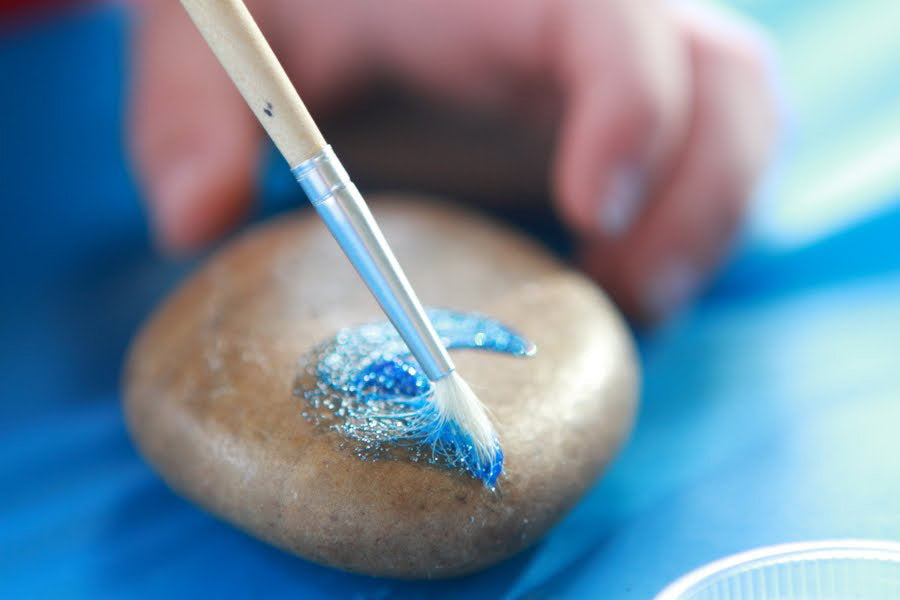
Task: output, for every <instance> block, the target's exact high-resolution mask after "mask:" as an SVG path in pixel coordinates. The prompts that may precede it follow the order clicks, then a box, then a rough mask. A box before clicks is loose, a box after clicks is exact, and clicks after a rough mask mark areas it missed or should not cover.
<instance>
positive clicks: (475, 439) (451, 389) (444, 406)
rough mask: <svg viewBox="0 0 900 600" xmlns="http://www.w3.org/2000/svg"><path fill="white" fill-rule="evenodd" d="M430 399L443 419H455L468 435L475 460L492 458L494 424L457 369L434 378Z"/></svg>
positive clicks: (494, 434) (494, 440)
mask: <svg viewBox="0 0 900 600" xmlns="http://www.w3.org/2000/svg"><path fill="white" fill-rule="evenodd" d="M433 402H434V405H435V406H436V407H437V408H438V410H439V412H440V413H441V414H442V415H443V416H444V417H445V418H446V419H448V420H452V421H454V422H456V424H457V425H458V426H459V427H460V429H461V430H462V431H464V432H466V433H468V434H469V435H470V436H471V438H472V443H473V445H474V447H475V452H476V454H477V455H478V458H479V460H481V461H482V462H484V463H491V462H493V461H494V457H495V455H496V452H497V449H496V439H497V433H496V431H495V430H494V425H493V424H492V423H491V419H490V417H489V416H488V413H487V409H486V408H485V407H484V405H483V404H482V403H481V400H479V399H478V396H476V395H475V392H473V391H472V388H470V387H469V384H468V383H466V381H465V380H464V379H463V378H462V377H461V376H460V375H459V373H457V372H456V371H453V372H451V373H450V375H448V376H447V377H444V378H442V379H439V380H438V381H436V382H434V396H433Z"/></svg>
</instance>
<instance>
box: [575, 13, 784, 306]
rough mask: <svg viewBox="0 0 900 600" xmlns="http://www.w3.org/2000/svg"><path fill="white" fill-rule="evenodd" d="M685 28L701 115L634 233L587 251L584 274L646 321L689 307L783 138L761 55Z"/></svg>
mask: <svg viewBox="0 0 900 600" xmlns="http://www.w3.org/2000/svg"><path fill="white" fill-rule="evenodd" d="M685 28H686V29H685V31H686V32H687V35H688V40H689V44H690V55H691V64H692V73H693V81H694V92H693V108H692V117H691V125H690V129H689V133H688V135H687V137H686V138H685V140H684V145H683V147H682V148H681V150H680V152H677V153H676V154H675V155H674V156H673V164H672V167H671V175H670V177H669V178H668V179H667V180H666V181H664V182H662V184H661V187H660V188H659V190H658V191H657V193H656V194H655V195H654V197H653V198H652V199H651V204H650V206H649V207H648V211H647V212H646V214H644V215H643V216H642V218H641V219H640V221H639V223H638V224H637V226H636V228H635V229H634V231H633V232H632V233H631V234H629V235H628V236H627V237H626V238H624V239H622V240H621V241H618V242H609V241H594V242H592V243H589V244H586V245H585V247H584V248H583V252H582V258H583V260H584V262H585V265H586V267H587V268H588V269H589V270H590V271H591V272H592V273H594V274H595V275H596V276H597V277H598V278H599V279H600V280H601V281H603V282H604V283H606V285H607V287H608V289H610V291H611V292H612V293H613V295H614V296H616V297H617V299H618V300H619V301H620V303H621V304H622V305H623V306H624V307H625V308H626V310H628V311H629V312H630V313H631V314H632V315H635V316H636V317H637V318H639V319H642V320H644V321H656V320H659V319H661V318H663V317H665V316H667V315H668V314H670V313H671V312H673V311H675V310H677V309H678V308H679V307H681V306H682V305H683V304H684V303H685V302H686V301H687V300H688V299H689V298H690V297H691V296H693V295H694V294H695V293H696V292H697V291H698V289H699V288H700V286H702V284H703V282H704V281H705V280H706V279H707V278H708V276H709V273H710V272H711V271H712V270H714V269H715V268H716V266H717V265H718V264H719V263H720V262H721V260H722V258H723V256H724V255H725V254H726V252H727V251H728V249H729V245H730V242H731V240H732V238H733V237H734V233H735V231H736V230H737V229H738V228H739V226H740V223H741V220H742V217H743V213H744V208H745V203H746V200H747V198H748V197H749V195H750V193H751V191H752V187H753V182H754V180H755V178H756V176H757V175H758V173H759V171H760V170H761V168H762V166H763V164H764V162H765V159H766V157H767V155H768V152H769V149H770V146H771V144H772V141H773V137H774V131H775V122H774V110H773V108H772V106H773V105H772V100H771V96H770V93H769V89H768V85H767V82H766V77H765V73H764V69H763V66H762V58H761V56H762V54H761V53H760V52H756V51H754V50H753V48H751V47H748V46H747V45H745V44H744V43H743V42H741V43H736V41H735V38H734V37H733V36H728V37H725V36H724V35H723V34H722V30H721V29H719V28H708V27H706V26H705V25H704V26H699V25H697V24H695V23H690V24H687V23H686V24H685Z"/></svg>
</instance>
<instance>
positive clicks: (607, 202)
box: [597, 167, 646, 238]
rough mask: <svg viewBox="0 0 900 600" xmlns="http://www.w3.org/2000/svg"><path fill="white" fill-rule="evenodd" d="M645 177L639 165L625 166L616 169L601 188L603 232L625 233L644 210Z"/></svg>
mask: <svg viewBox="0 0 900 600" xmlns="http://www.w3.org/2000/svg"><path fill="white" fill-rule="evenodd" d="M645 184H646V178H645V177H644V174H643V172H642V171H641V170H640V169H637V168H635V167H625V168H621V169H619V170H617V171H614V172H613V173H612V175H611V177H610V178H609V179H608V180H607V183H606V185H605V188H604V189H603V191H602V192H601V195H600V200H599V206H598V212H597V219H598V221H599V223H598V224H599V226H600V231H601V232H602V233H603V235H606V236H608V237H612V238H617V237H621V236H623V235H625V234H626V233H627V232H628V230H629V229H631V226H632V225H634V222H635V221H636V220H637V217H638V215H639V214H640V212H641V205H642V204H643V203H644V191H645V187H646V185H645Z"/></svg>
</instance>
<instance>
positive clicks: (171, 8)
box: [129, 0, 260, 253]
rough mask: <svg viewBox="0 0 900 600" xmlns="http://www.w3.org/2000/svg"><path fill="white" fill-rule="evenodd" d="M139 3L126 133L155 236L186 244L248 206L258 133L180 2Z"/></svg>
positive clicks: (216, 231)
mask: <svg viewBox="0 0 900 600" xmlns="http://www.w3.org/2000/svg"><path fill="white" fill-rule="evenodd" d="M139 10H140V14H139V15H138V21H137V24H136V32H135V34H136V35H135V42H134V47H133V53H134V56H133V63H134V70H133V73H134V75H133V76H134V78H135V80H134V82H133V88H132V90H133V91H132V98H131V102H132V106H131V122H130V131H129V135H130V140H129V141H130V145H131V147H132V152H133V155H134V161H135V167H136V170H137V175H138V178H139V180H140V182H141V184H142V187H143V190H144V196H145V198H146V201H147V204H148V211H149V213H150V218H151V221H152V223H153V227H154V231H155V235H156V238H157V240H158V242H159V244H160V245H161V246H162V248H163V249H164V250H166V251H169V252H174V253H179V252H186V251H190V250H193V249H196V248H197V247H199V246H201V245H203V244H204V243H206V242H209V241H211V240H212V239H214V238H215V237H216V236H218V235H220V234H222V233H224V232H225V231H226V230H227V229H229V228H230V227H232V226H233V225H235V223H237V222H238V221H239V220H240V219H241V217H242V216H243V215H244V214H245V212H246V211H247V208H248V206H249V203H250V194H251V191H252V187H253V183H254V176H255V172H256V168H257V166H258V160H259V152H260V144H259V138H260V133H259V130H258V127H257V125H256V123H255V122H254V121H253V116H252V113H251V112H250V111H249V110H248V109H247V107H246V106H245V105H244V102H243V100H242V98H241V97H240V95H239V94H238V92H237V90H236V89H235V88H234V86H233V85H232V83H231V82H230V80H229V79H228V77H227V75H226V74H225V71H224V69H222V67H221V66H220V65H219V64H218V62H217V61H216V58H215V56H214V55H213V53H212V52H211V51H210V50H209V48H207V46H206V44H205V43H204V41H203V38H202V37H201V36H200V33H199V32H198V31H197V30H196V29H195V28H194V25H193V23H191V21H190V19H189V17H188V16H187V14H186V13H185V12H184V11H183V10H182V9H181V5H180V3H177V2H171V1H170V0H159V1H153V2H146V3H142V4H141V8H140V9H139Z"/></svg>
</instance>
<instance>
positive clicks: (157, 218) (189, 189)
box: [150, 162, 198, 250]
mask: <svg viewBox="0 0 900 600" xmlns="http://www.w3.org/2000/svg"><path fill="white" fill-rule="evenodd" d="M197 178H198V174H197V172H196V171H195V169H193V168H192V166H191V164H190V163H189V162H185V163H179V164H177V165H175V166H173V167H171V168H170V169H169V170H168V171H167V172H166V173H165V175H162V176H160V180H159V182H158V183H157V185H156V186H155V187H154V188H153V195H152V198H151V200H152V202H151V203H150V217H151V219H152V221H153V229H154V232H155V235H156V239H157V243H159V244H160V245H161V246H162V247H163V248H166V249H172V250H178V249H180V248H181V246H182V245H183V244H184V238H185V234H186V231H187V230H188V227H187V223H186V222H185V206H186V205H187V204H188V203H189V202H190V200H191V196H192V195H193V194H194V192H195V188H196V186H197V184H198V181H197Z"/></svg>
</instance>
